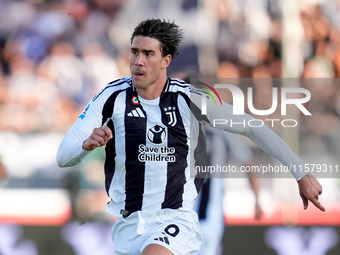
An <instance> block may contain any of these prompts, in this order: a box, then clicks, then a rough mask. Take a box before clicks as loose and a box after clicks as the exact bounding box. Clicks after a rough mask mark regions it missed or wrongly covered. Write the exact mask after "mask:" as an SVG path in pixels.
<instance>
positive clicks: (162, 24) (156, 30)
mask: <svg viewBox="0 0 340 255" xmlns="http://www.w3.org/2000/svg"><path fill="white" fill-rule="evenodd" d="M135 36H147V37H152V38H155V39H157V40H158V41H159V42H160V43H161V52H162V56H163V57H164V56H166V55H168V54H170V55H171V57H172V58H175V57H176V56H177V55H178V54H179V46H180V44H181V42H182V40H183V30H182V29H181V28H180V27H179V26H178V25H176V24H175V23H174V22H168V21H165V20H160V19H147V20H144V21H142V22H140V23H139V24H138V25H137V26H136V28H135V29H134V31H133V33H132V35H131V43H132V41H133V38H134V37H135Z"/></svg>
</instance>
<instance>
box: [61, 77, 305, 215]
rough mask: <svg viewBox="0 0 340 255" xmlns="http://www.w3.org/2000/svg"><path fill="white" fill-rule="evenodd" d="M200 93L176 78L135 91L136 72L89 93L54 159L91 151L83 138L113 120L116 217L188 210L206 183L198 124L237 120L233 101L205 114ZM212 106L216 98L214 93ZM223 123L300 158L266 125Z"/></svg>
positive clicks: (109, 171)
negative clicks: (154, 94) (199, 169)
mask: <svg viewBox="0 0 340 255" xmlns="http://www.w3.org/2000/svg"><path fill="white" fill-rule="evenodd" d="M191 91H194V92H195V93H191ZM202 96H207V95H205V94H204V95H203V94H202V93H200V92H197V91H195V90H194V89H193V90H191V86H190V85H189V84H186V83H185V82H183V81H182V80H178V79H170V78H169V79H168V80H167V83H166V84H165V87H164V90H163V92H162V94H161V95H160V97H158V98H157V99H154V100H145V99H143V98H140V97H138V95H137V93H136V91H135V89H134V87H133V85H132V81H131V77H124V78H122V79H119V80H116V81H114V82H111V83H110V84H108V85H107V86H106V87H105V88H104V89H103V90H102V91H101V92H99V93H98V94H97V95H95V96H94V97H93V98H92V100H91V101H90V103H89V104H88V105H87V106H86V108H85V110H84V111H83V113H82V114H81V115H80V116H79V118H78V120H77V121H76V122H75V123H74V125H73V126H72V127H71V129H70V130H69V131H68V133H67V135H66V136H65V138H64V140H63V141H62V143H61V145H60V147H59V150H58V154H57V162H58V164H59V166H72V165H75V164H77V163H79V162H80V161H81V160H82V159H83V158H84V157H85V156H86V155H87V154H88V153H89V152H87V151H84V150H83V149H82V144H83V141H84V140H86V139H87V138H88V137H89V136H90V135H91V133H92V131H93V129H94V128H96V127H100V126H101V125H102V124H103V123H104V122H105V121H106V120H107V118H111V119H112V121H110V122H109V123H108V127H110V129H111V130H112V133H113V139H111V140H110V141H109V142H108V143H107V145H106V148H105V150H106V161H105V187H106V191H107V193H108V195H109V197H110V198H111V201H110V203H109V204H108V205H107V211H108V212H109V213H110V214H112V215H115V216H118V217H119V216H128V215H130V214H131V213H133V212H136V211H143V212H154V211H157V210H161V209H164V208H170V209H179V208H180V209H183V210H191V209H192V205H193V202H194V199H195V198H196V196H197V194H198V192H199V190H200V187H201V184H202V181H203V179H202V178H197V176H195V172H194V167H195V165H196V164H197V162H198V161H199V160H202V159H203V156H202V155H203V154H204V146H202V145H201V143H199V142H198V141H199V140H200V139H199V138H200V136H201V132H200V126H199V125H200V122H201V121H204V122H207V123H210V122H212V120H213V119H223V118H227V119H231V118H233V119H235V121H237V117H235V116H233V115H232V108H231V106H230V105H228V104H223V106H220V108H219V107H215V106H214V107H208V108H207V109H208V111H207V114H206V115H202V114H201V112H200V109H199V105H200V103H201V97H202ZM209 104H213V103H212V100H210V99H208V105H209ZM243 118H244V116H243ZM247 118H251V117H250V116H247ZM220 128H222V129H225V130H227V131H231V132H236V133H241V134H243V135H246V136H248V137H249V138H251V139H252V140H253V141H254V142H255V143H257V144H258V145H259V146H260V147H261V148H262V149H263V150H265V151H266V152H268V153H269V154H272V155H273V156H275V157H277V158H278V159H279V160H280V161H281V162H283V163H284V164H292V163H293V164H294V163H295V164H301V163H302V162H301V161H300V159H299V158H298V157H297V156H296V155H295V154H294V153H293V152H292V151H291V150H290V149H289V147H288V146H287V145H286V144H285V143H284V142H283V141H282V140H281V139H280V138H279V137H278V136H277V135H276V134H275V133H274V132H273V131H271V130H270V129H269V128H268V127H263V128H256V129H254V128H251V127H242V126H238V127H231V126H229V125H228V124H226V125H221V126H220ZM199 164H202V163H201V162H199ZM295 177H296V178H300V177H299V176H295Z"/></svg>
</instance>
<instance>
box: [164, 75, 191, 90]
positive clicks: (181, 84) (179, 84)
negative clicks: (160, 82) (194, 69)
mask: <svg viewBox="0 0 340 255" xmlns="http://www.w3.org/2000/svg"><path fill="white" fill-rule="evenodd" d="M190 86H191V85H190V84H188V83H186V82H185V81H183V80H181V79H177V78H169V79H168V82H167V84H166V88H165V91H166V92H183V93H185V94H188V93H189V91H190Z"/></svg>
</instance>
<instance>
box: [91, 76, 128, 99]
mask: <svg viewBox="0 0 340 255" xmlns="http://www.w3.org/2000/svg"><path fill="white" fill-rule="evenodd" d="M124 82H126V80H125V79H124V78H123V79H118V80H115V81H112V82H110V83H109V84H108V85H107V86H106V87H105V88H104V89H103V90H102V91H100V92H99V93H97V94H96V95H95V96H94V97H93V98H92V101H93V102H94V101H96V99H97V98H98V97H99V96H100V95H101V94H102V93H103V92H104V91H105V90H106V89H108V88H112V87H115V86H119V85H122V84H123V83H124Z"/></svg>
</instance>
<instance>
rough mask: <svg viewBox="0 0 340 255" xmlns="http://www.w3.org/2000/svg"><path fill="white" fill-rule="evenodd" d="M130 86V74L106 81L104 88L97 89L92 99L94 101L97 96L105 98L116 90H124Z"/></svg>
mask: <svg viewBox="0 0 340 255" xmlns="http://www.w3.org/2000/svg"><path fill="white" fill-rule="evenodd" d="M131 87H132V80H131V76H126V77H123V78H120V79H117V80H114V81H111V82H110V83H108V84H107V85H106V86H105V88H103V89H102V90H101V91H99V92H98V93H97V94H96V95H95V96H94V97H93V98H92V101H96V100H97V99H98V98H102V97H104V98H107V97H109V96H110V95H112V94H113V93H115V92H117V91H124V90H126V89H129V88H131Z"/></svg>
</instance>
